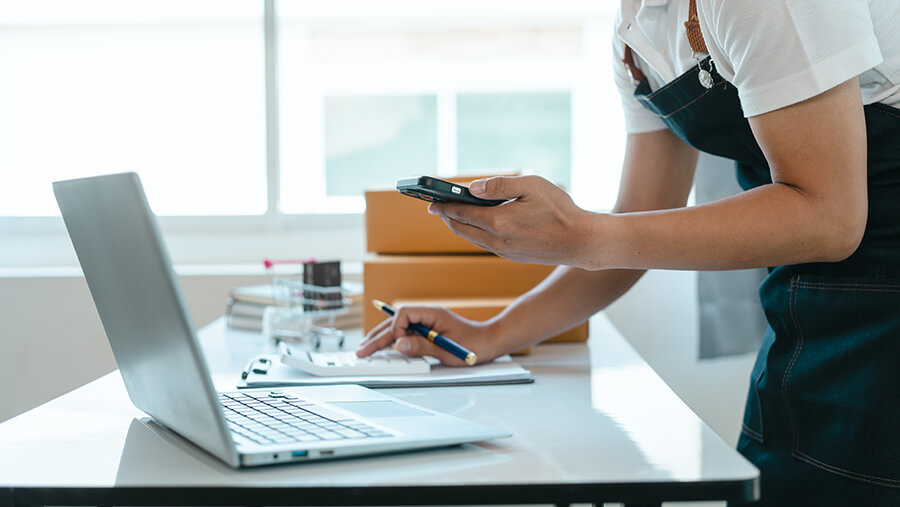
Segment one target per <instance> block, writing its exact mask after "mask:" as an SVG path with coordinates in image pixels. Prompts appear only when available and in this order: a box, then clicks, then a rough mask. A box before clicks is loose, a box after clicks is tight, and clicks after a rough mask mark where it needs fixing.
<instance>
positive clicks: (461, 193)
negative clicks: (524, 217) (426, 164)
mask: <svg viewBox="0 0 900 507" xmlns="http://www.w3.org/2000/svg"><path fill="white" fill-rule="evenodd" d="M397 190H399V191H400V192H402V193H403V194H406V195H408V196H410V197H415V198H416V199H422V200H423V201H429V202H458V203H463V204H475V205H478V206H496V205H498V204H503V203H504V202H506V201H504V200H503V199H500V200H494V199H479V198H478V197H475V196H474V195H472V194H471V193H470V192H469V189H468V188H466V187H464V186H462V185H459V184H456V183H450V182H449V181H445V180H442V179H440V178H435V177H432V176H419V177H417V178H401V179H399V180H397Z"/></svg>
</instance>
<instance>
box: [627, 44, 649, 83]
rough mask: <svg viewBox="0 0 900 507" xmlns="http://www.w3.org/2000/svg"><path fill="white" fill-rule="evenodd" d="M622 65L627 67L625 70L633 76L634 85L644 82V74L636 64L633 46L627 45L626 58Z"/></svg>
mask: <svg viewBox="0 0 900 507" xmlns="http://www.w3.org/2000/svg"><path fill="white" fill-rule="evenodd" d="M622 63H623V64H624V65H625V70H627V71H628V73H629V74H631V80H632V81H633V82H634V84H638V83H640V82H641V81H643V80H644V73H643V72H641V69H639V68H638V66H637V65H635V64H634V51H632V50H631V46H629V45H628V44H625V58H622Z"/></svg>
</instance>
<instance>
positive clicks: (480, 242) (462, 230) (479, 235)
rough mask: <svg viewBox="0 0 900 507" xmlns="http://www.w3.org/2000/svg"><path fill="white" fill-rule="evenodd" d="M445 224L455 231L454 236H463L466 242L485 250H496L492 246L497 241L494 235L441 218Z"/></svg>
mask: <svg viewBox="0 0 900 507" xmlns="http://www.w3.org/2000/svg"><path fill="white" fill-rule="evenodd" d="M441 219H442V220H443V221H444V223H445V224H446V225H447V227H448V228H450V230H451V231H453V233H454V234H456V235H458V236H462V237H463V238H465V239H466V240H468V241H469V242H470V243H472V244H473V245H475V246H477V247H479V248H483V249H485V250H487V251H490V252H493V251H494V249H493V248H492V247H491V245H492V244H493V243H494V242H495V241H496V236H494V235H493V234H491V233H489V232H487V231H485V230H483V229H481V228H479V227H475V226H472V225H468V224H464V223H462V222H457V221H456V220H453V219H451V218H444V217H441Z"/></svg>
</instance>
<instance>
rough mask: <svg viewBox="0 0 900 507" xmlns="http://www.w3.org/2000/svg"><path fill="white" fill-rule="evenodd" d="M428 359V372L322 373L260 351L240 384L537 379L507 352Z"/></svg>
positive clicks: (417, 384) (438, 384)
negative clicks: (458, 362)
mask: <svg viewBox="0 0 900 507" xmlns="http://www.w3.org/2000/svg"><path fill="white" fill-rule="evenodd" d="M428 359H430V361H429V362H430V363H431V368H430V370H429V371H428V372H425V373H401V374H393V375H385V374H367V373H366V372H364V371H360V372H359V373H358V374H355V375H333V376H322V375H313V374H310V373H308V372H305V371H302V370H300V369H297V368H294V367H292V366H290V364H286V363H285V362H284V360H283V358H281V357H279V356H277V355H260V356H257V357H256V358H254V359H253V361H251V363H250V364H249V365H248V366H247V369H246V370H245V372H244V373H242V374H241V380H240V381H239V382H238V388H240V389H243V388H254V387H286V386H322V385H336V384H359V385H362V386H366V387H443V386H478V385H495V384H527V383H531V382H534V377H533V376H532V375H531V372H530V371H528V370H526V369H525V368H522V366H520V365H519V364H517V363H515V362H513V361H512V360H511V358H510V357H509V356H508V355H507V356H502V357H499V358H497V359H495V360H493V361H491V362H490V363H485V364H479V365H475V366H467V367H454V366H445V365H442V364H440V363H439V362H438V361H437V360H431V358H428Z"/></svg>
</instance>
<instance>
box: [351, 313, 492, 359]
mask: <svg viewBox="0 0 900 507" xmlns="http://www.w3.org/2000/svg"><path fill="white" fill-rule="evenodd" d="M372 304H373V305H374V306H375V307H376V308H378V309H379V310H380V311H382V312H384V313H385V314H387V315H390V316H394V317H395V318H394V319H388V320H385V321H383V322H381V323H380V324H378V325H377V326H375V328H373V329H372V331H370V332H369V334H368V335H367V336H366V339H365V340H364V341H363V343H362V344H361V345H360V347H359V350H358V351H357V355H358V356H360V357H365V356H368V355H370V354H372V353H374V352H375V351H377V350H380V349H383V348H385V347H388V346H390V345H391V344H394V346H395V347H394V348H395V349H397V350H399V351H400V352H403V353H404V354H409V355H416V356H418V355H430V356H435V357H437V358H438V359H440V360H441V361H442V362H444V363H446V364H451V365H453V364H459V363H462V364H467V365H473V364H475V363H476V362H478V361H479V356H478V355H476V354H475V353H474V352H472V351H471V350H469V349H468V348H466V347H464V346H462V345H460V344H459V343H457V342H455V341H453V340H451V339H450V338H448V337H446V336H444V334H442V333H438V332H437V331H436V329H440V330H441V331H443V332H444V333H446V334H450V335H451V336H455V337H461V336H465V337H467V338H469V339H470V341H471V338H475V339H477V337H476V336H477V335H481V334H482V331H483V330H484V326H483V325H482V324H481V323H477V322H472V321H468V320H466V319H462V318H461V317H459V316H458V315H455V314H453V313H452V312H450V311H449V310H447V309H445V308H439V307H405V308H403V309H401V311H395V310H394V309H393V308H391V307H390V306H388V305H387V304H385V303H383V302H381V301H373V302H372ZM426 324H428V325H426ZM415 334H417V335H419V336H422V337H424V338H425V339H426V340H428V341H426V340H422V339H420V338H416V337H415V336H414V335H415ZM429 342H430V343H429ZM478 342H479V343H483V344H486V341H485V340H478ZM486 357H491V358H492V357H493V356H490V355H489V354H488V355H487V356H486ZM481 359H482V360H483V359H484V358H481Z"/></svg>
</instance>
